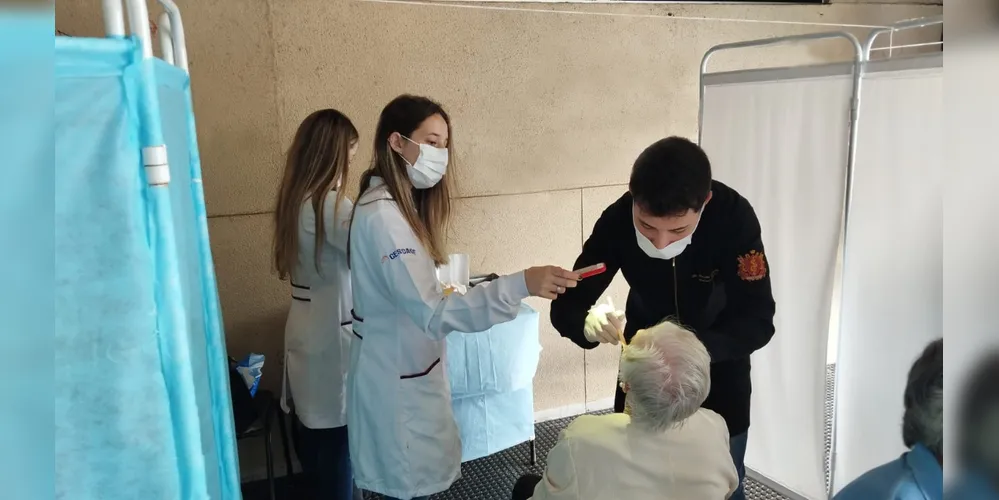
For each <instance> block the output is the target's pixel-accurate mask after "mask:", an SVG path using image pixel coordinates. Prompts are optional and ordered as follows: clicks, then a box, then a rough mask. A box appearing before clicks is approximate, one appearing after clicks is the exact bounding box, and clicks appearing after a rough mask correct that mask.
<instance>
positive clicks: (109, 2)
mask: <svg viewBox="0 0 999 500" xmlns="http://www.w3.org/2000/svg"><path fill="white" fill-rule="evenodd" d="M101 10H102V11H103V12H104V34H105V35H106V36H107V37H108V38H125V10H124V8H123V7H122V5H121V0H101Z"/></svg>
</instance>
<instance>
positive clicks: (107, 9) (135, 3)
mask: <svg viewBox="0 0 999 500" xmlns="http://www.w3.org/2000/svg"><path fill="white" fill-rule="evenodd" d="M157 1H158V2H159V3H160V4H161V5H162V6H163V8H164V9H165V10H166V11H167V15H168V18H169V21H170V22H169V24H170V26H167V29H168V30H169V33H170V36H171V40H170V44H169V45H170V49H168V50H169V51H170V52H172V53H173V55H174V58H175V60H176V61H175V62H176V63H178V64H177V65H180V66H181V68H182V69H183V70H184V71H185V73H186V72H187V67H186V65H187V51H186V46H185V43H184V28H183V23H182V22H181V19H180V9H179V8H178V7H177V5H176V4H175V3H173V1H171V0H157ZM123 5H124V8H123ZM101 7H102V11H103V15H104V27H105V31H106V35H107V36H108V37H110V38H125V37H126V33H125V16H126V15H127V17H128V28H129V31H130V35H131V36H132V37H134V39H135V44H136V45H137V47H138V49H139V52H140V54H141V56H140V57H141V60H140V61H139V62H138V68H139V72H140V76H139V84H138V86H137V92H138V98H139V100H140V102H141V105H140V106H139V120H140V122H141V127H140V134H139V135H140V137H139V140H140V146H141V147H142V163H143V166H144V170H145V181H146V184H147V195H148V199H149V204H150V207H151V215H152V217H153V219H152V224H153V225H155V227H156V228H157V230H156V231H154V233H155V242H154V243H153V244H152V245H151V247H152V248H153V249H154V252H157V255H156V258H155V259H154V263H155V268H156V270H155V272H156V274H157V275H158V276H166V277H175V276H179V275H180V263H179V256H178V252H177V245H176V233H175V231H174V226H173V209H172V206H171V196H170V191H169V183H170V166H169V163H168V159H167V149H166V144H165V140H164V137H163V127H162V124H161V123H160V119H161V115H160V111H159V109H160V108H159V99H158V92H157V88H156V76H155V65H154V61H153V59H154V55H153V40H152V31H151V29H150V20H149V7H148V5H147V4H146V0H102V2H101ZM164 49H166V47H164ZM160 301H161V304H158V305H159V306H161V307H162V313H160V314H157V319H156V325H157V328H158V329H161V330H162V331H168V332H173V333H176V334H175V335H162V336H159V340H158V342H159V347H160V350H161V352H165V353H167V354H166V355H167V356H169V357H174V358H177V359H183V358H184V353H185V352H189V351H190V346H189V345H188V339H187V336H188V334H187V332H186V331H185V330H186V325H187V319H186V316H187V313H186V311H185V309H184V305H183V304H182V303H180V300H179V299H178V298H177V296H176V294H171V293H164V294H163V295H162V297H161V299H160ZM163 375H164V378H165V379H167V397H168V398H169V400H170V407H171V411H170V414H171V415H170V418H171V420H172V421H173V425H174V426H177V425H179V426H181V427H185V428H188V429H197V430H198V432H197V434H196V435H193V436H192V435H188V436H184V437H183V438H181V439H178V440H176V442H175V443H174V446H175V447H176V453H177V461H178V463H183V464H188V465H189V466H190V467H191V468H192V470H194V471H195V472H192V473H191V474H190V475H189V476H188V477H185V475H183V474H182V475H181V478H180V488H181V491H182V492H183V493H184V495H185V497H191V498H207V497H208V491H207V487H206V479H205V471H206V470H207V468H206V464H205V457H204V455H203V454H202V452H201V437H200V423H199V415H198V408H197V407H196V405H195V404H193V403H190V402H187V401H186V400H185V398H184V396H185V395H188V394H194V390H195V382H194V374H193V373H192V372H191V371H190V370H181V371H177V372H171V373H167V372H165V371H164V373H163ZM216 439H217V438H216Z"/></svg>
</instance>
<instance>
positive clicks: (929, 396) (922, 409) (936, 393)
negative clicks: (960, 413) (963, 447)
mask: <svg viewBox="0 0 999 500" xmlns="http://www.w3.org/2000/svg"><path fill="white" fill-rule="evenodd" d="M903 401H904V405H905V413H904V414H903V415H902V440H903V441H904V442H905V446H906V447H908V448H912V447H913V446H915V445H916V444H922V445H923V446H925V447H926V448H928V449H929V450H930V451H931V452H933V454H934V455H936V456H937V457H943V412H944V399H943V339H937V340H935V341H933V342H931V343H930V344H929V345H928V346H926V348H925V349H924V350H923V353H922V354H921V355H920V356H919V358H918V359H916V361H915V363H913V364H912V368H911V369H910V370H909V379H908V382H907V383H906V386H905V396H904V400H903Z"/></svg>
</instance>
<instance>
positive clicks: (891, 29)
mask: <svg viewBox="0 0 999 500" xmlns="http://www.w3.org/2000/svg"><path fill="white" fill-rule="evenodd" d="M942 23H943V16H934V17H927V18H920V19H910V20H905V21H900V22H898V23H895V24H892V25H890V26H887V27H884V28H878V29H875V30H873V31H871V33H870V34H869V35H868V36H867V40H866V41H865V42H864V46H863V54H862V56H863V57H862V60H861V68H860V72H859V78H860V79H861V80H863V77H864V75H865V73H866V70H867V66H868V65H869V64H870V63H871V52H872V49H873V47H874V42H875V41H876V40H877V39H878V37H879V36H881V35H883V34H885V33H892V34H893V33H895V32H896V31H902V30H907V29H914V28H922V27H926V26H932V25H935V24H942ZM890 57H891V55H890V54H889V58H890ZM856 91H857V93H858V95H857V99H856V102H857V105H858V106H859V104H860V84H859V82H858V84H857V87H856ZM854 117H855V118H854V120H857V118H859V113H857V114H855V115H854ZM857 125H858V123H857V122H856V121H853V122H852V124H851V127H852V130H851V138H850V143H851V146H850V147H851V148H852V149H853V151H852V153H851V154H852V155H853V156H854V157H855V156H856V148H857V140H856V137H857V136H856V132H857ZM854 159H855V158H854ZM853 165H854V162H853V161H852V160H851V167H850V171H849V172H848V174H847V179H848V181H847V182H848V185H847V200H851V199H852V196H853ZM849 203H850V201H847V212H846V214H849ZM847 218H848V217H847V216H846V215H844V217H843V224H844V226H843V237H842V243H841V245H842V247H841V249H840V255H841V258H842V259H843V260H842V269H841V270H840V276H839V279H840V289H839V295H840V304H842V303H843V294H844V292H843V286H842V285H843V278H844V277H845V276H846V265H847V259H846V235H847V231H846V228H847V227H849V225H848V224H847ZM841 307H842V306H841ZM839 314H840V315H841V316H842V310H840V311H839ZM836 337H837V345H840V343H839V341H841V340H842V338H843V322H842V321H840V322H839V329H838V331H837V332H836ZM837 357H838V356H837ZM842 373H843V372H842V370H840V369H839V367H838V366H837V369H836V373H835V375H834V376H833V377H834V380H833V414H832V434H831V436H832V439H831V442H830V443H829V485H828V490H829V491H828V493H829V496H830V498H831V497H832V495H833V492H834V491H835V488H836V454H837V439H836V437H837V432H836V429H837V427H838V426H839V424H838V422H839V418H838V417H839V411H838V410H839V400H840V393H839V391H840V387H842V384H841V383H840V377H842Z"/></svg>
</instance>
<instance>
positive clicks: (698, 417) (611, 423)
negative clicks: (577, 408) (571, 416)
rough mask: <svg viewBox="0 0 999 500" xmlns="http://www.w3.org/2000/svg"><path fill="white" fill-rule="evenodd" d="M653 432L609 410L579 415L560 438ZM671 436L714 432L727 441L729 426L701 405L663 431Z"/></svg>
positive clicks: (623, 415)
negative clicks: (602, 412)
mask: <svg viewBox="0 0 999 500" xmlns="http://www.w3.org/2000/svg"><path fill="white" fill-rule="evenodd" d="M629 432H631V433H635V432H639V433H651V432H654V431H652V430H650V429H648V428H646V427H644V426H636V425H633V424H632V421H631V416H629V415H626V414H624V413H608V414H603V415H580V416H579V417H576V419H575V420H573V421H572V423H570V424H569V426H568V427H566V428H565V430H564V431H562V439H569V440H579V439H583V440H592V439H596V438H599V437H601V436H613V435H616V434H621V435H623V434H627V433H629ZM664 432H666V433H668V434H672V435H674V436H682V435H685V434H686V435H691V436H705V435H707V436H710V435H715V436H718V437H719V438H720V439H722V440H723V441H724V442H725V443H728V439H729V435H728V427H727V426H726V425H725V419H723V418H722V417H721V415H719V414H717V413H715V412H713V411H711V410H708V409H706V408H701V409H699V410H697V411H696V412H694V414H693V415H691V416H690V417H688V418H687V419H686V420H684V421H683V423H682V424H680V425H677V426H676V427H674V428H671V429H668V430H666V431H664Z"/></svg>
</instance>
